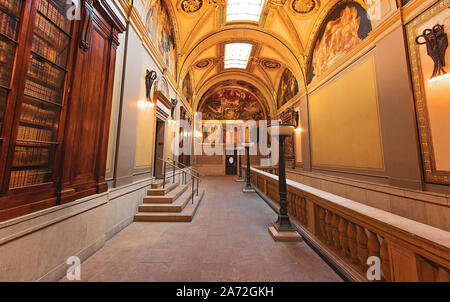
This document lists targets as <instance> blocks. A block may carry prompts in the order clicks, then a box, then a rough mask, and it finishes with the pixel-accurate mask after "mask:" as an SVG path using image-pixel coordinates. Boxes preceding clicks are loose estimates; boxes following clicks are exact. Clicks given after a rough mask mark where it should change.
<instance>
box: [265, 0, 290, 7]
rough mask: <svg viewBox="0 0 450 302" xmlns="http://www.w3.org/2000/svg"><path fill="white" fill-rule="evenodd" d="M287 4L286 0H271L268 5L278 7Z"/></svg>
mask: <svg viewBox="0 0 450 302" xmlns="http://www.w3.org/2000/svg"><path fill="white" fill-rule="evenodd" d="M285 4H286V0H269V1H268V2H267V6H268V7H269V8H272V9H278V8H280V7H283V6H284V5H285Z"/></svg>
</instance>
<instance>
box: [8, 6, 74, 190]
mask: <svg viewBox="0 0 450 302" xmlns="http://www.w3.org/2000/svg"><path fill="white" fill-rule="evenodd" d="M70 24H71V21H69V20H68V19H67V18H66V17H65V1H49V0H38V3H37V13H36V18H35V24H34V31H33V38H32V42H31V53H30V56H29V59H28V69H27V72H26V79H25V90H24V96H23V100H22V106H21V113H20V119H19V126H18V131H17V139H16V147H15V152H14V159H13V164H12V168H11V177H10V182H9V187H10V188H17V187H24V186H30V185H35V184H40V183H46V182H50V181H51V180H52V171H53V162H54V155H55V147H56V146H57V145H58V142H57V133H58V125H59V116H60V112H61V104H62V97H63V92H64V80H65V77H66V70H65V68H66V64H67V56H68V51H69V45H70V38H71V37H70V35H69V34H68V33H67V32H70V26H71V25H70Z"/></svg>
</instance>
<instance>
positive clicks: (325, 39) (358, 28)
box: [308, 1, 372, 83]
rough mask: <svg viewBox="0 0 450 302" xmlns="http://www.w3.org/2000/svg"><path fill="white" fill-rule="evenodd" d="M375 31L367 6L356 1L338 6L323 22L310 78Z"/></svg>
mask: <svg viewBox="0 0 450 302" xmlns="http://www.w3.org/2000/svg"><path fill="white" fill-rule="evenodd" d="M371 31H372V24H371V23H370V20H369V17H368V14H367V12H366V10H365V9H364V8H363V7H362V6H361V5H360V4H359V3H357V2H354V1H346V2H343V3H341V4H339V5H338V6H337V7H335V8H334V9H333V10H332V11H331V13H330V14H329V15H328V16H327V18H326V19H325V21H324V22H323V24H322V28H321V29H320V30H319V33H318V35H317V38H316V41H315V46H314V49H313V52H312V62H310V65H309V72H308V74H309V81H308V83H311V81H312V80H313V78H314V77H316V76H321V75H322V74H324V73H325V72H326V71H327V70H328V68H330V67H331V66H332V65H333V64H334V63H335V62H336V60H338V59H339V58H340V57H341V56H343V55H345V54H346V53H348V52H349V51H350V50H352V49H353V48H354V47H355V46H356V45H358V44H359V43H360V42H361V41H362V40H364V39H365V38H366V37H367V36H368V35H369V33H370V32H371Z"/></svg>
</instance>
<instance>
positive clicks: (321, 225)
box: [316, 206, 327, 241]
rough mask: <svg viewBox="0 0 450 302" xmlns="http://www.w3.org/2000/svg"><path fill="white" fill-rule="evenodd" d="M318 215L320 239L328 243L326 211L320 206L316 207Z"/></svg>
mask: <svg viewBox="0 0 450 302" xmlns="http://www.w3.org/2000/svg"><path fill="white" fill-rule="evenodd" d="M316 213H317V217H318V219H317V221H318V228H317V233H318V234H319V238H320V239H322V240H325V241H326V238H327V234H326V233H325V210H324V209H323V208H321V207H319V206H316Z"/></svg>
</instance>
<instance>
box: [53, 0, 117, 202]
mask: <svg viewBox="0 0 450 302" xmlns="http://www.w3.org/2000/svg"><path fill="white" fill-rule="evenodd" d="M102 5H103V2H97V1H94V2H93V5H90V4H89V3H85V4H84V7H83V17H82V21H81V25H80V31H81V32H80V35H79V36H80V38H79V41H78V43H79V48H78V51H77V55H76V58H75V62H76V64H75V65H74V69H73V82H72V87H71V96H70V109H69V117H68V121H67V125H68V128H67V134H66V135H67V141H66V146H65V150H66V152H65V159H64V167H63V171H62V173H63V174H64V176H63V188H62V192H63V193H62V201H61V202H62V203H64V202H68V201H70V200H73V199H74V198H80V197H82V196H87V195H89V194H93V193H97V192H100V191H104V190H106V183H105V182H104V179H105V169H106V151H107V140H108V134H109V131H108V130H109V119H110V113H111V104H112V102H111V101H112V85H113V79H114V67H115V56H116V55H115V53H116V51H115V49H116V47H117V46H118V40H117V30H116V29H115V28H114V26H113V25H112V24H111V23H112V22H111V21H110V20H109V19H108V15H107V14H106V13H105V12H104V10H103V6H102ZM64 195H67V196H64Z"/></svg>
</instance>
